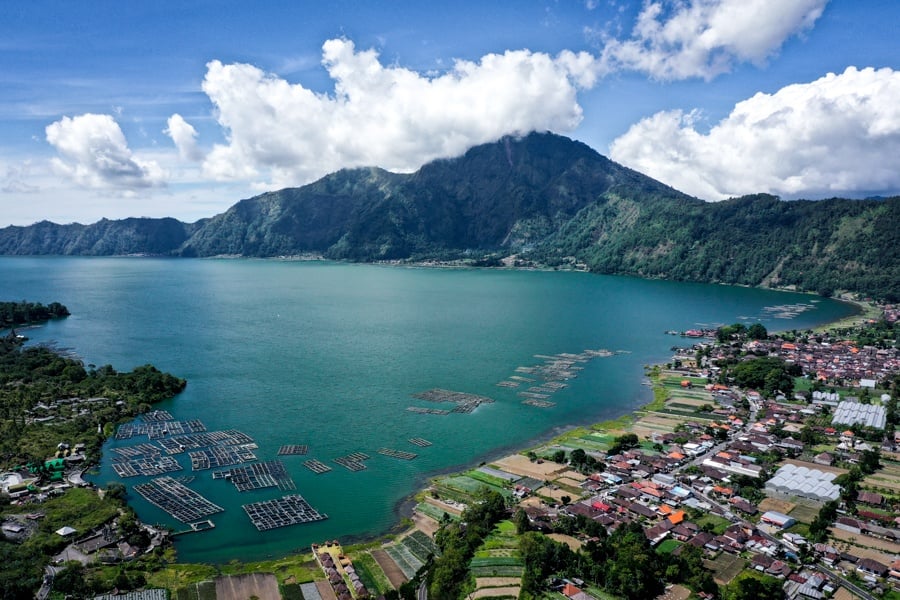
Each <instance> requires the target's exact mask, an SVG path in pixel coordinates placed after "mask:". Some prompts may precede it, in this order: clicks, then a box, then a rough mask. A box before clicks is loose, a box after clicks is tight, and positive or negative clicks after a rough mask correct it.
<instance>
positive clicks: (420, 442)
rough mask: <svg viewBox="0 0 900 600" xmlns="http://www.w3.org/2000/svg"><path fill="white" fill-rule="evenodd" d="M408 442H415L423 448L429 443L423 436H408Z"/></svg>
mask: <svg viewBox="0 0 900 600" xmlns="http://www.w3.org/2000/svg"><path fill="white" fill-rule="evenodd" d="M409 443H410V444H415V445H416V446H419V447H421V448H425V447H426V446H430V445H431V442H429V441H428V440H426V439H425V438H420V437H414V438H409Z"/></svg>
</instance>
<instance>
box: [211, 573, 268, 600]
mask: <svg viewBox="0 0 900 600" xmlns="http://www.w3.org/2000/svg"><path fill="white" fill-rule="evenodd" d="M251 596H256V597H257V598H259V600H281V592H279V591H278V580H277V579H276V578H275V575H273V574H272V573H250V574H247V575H231V576H227V577H216V598H217V599H218V600H247V598H250V597H251Z"/></svg>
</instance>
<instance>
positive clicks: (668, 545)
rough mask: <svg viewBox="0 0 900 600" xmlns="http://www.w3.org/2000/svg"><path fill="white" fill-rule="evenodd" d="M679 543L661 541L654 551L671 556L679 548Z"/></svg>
mask: <svg viewBox="0 0 900 600" xmlns="http://www.w3.org/2000/svg"><path fill="white" fill-rule="evenodd" d="M680 545H681V542H679V541H678V540H672V539H669V540H663V541H662V542H661V543H660V544H659V546H657V547H656V551H657V552H658V553H659V554H672V552H674V551H675V548H677V547H679V546H680Z"/></svg>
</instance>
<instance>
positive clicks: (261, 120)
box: [0, 0, 900, 226]
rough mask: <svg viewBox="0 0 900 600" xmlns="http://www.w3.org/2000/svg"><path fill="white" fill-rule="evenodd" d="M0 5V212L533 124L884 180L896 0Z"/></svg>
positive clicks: (166, 203) (622, 146)
mask: <svg viewBox="0 0 900 600" xmlns="http://www.w3.org/2000/svg"><path fill="white" fill-rule="evenodd" d="M257 4H259V6H257V5H256V4H252V3H247V2H222V1H215V2H214V1H207V2H200V1H194V2H192V1H182V2H167V1H160V2H155V3H138V2H106V1H92V2H85V3H76V2H64V1H46V2H19V3H13V2H2V3H0V226H6V225H9V224H15V225H27V224H30V223H33V222H36V221H39V220H43V219H48V220H52V221H55V222H62V223H67V222H82V223H89V222H93V221H96V220H98V219H100V218H101V217H107V218H122V217H126V216H154V217H159V216H174V217H177V218H179V219H183V220H188V221H192V220H196V219H198V218H201V217H207V216H211V215H213V214H216V213H218V212H221V211H223V210H225V209H227V208H228V207H229V206H230V205H231V204H233V203H234V202H236V201H237V200H239V199H241V198H246V197H249V196H252V195H255V194H257V193H260V192H263V191H266V190H270V189H278V188H282V187H288V186H295V185H302V184H304V183H307V182H309V181H312V180H315V179H317V178H318V177H321V176H322V175H324V174H326V173H328V172H331V171H334V170H337V169H339V168H342V167H354V166H370V165H376V166H382V167H385V168H388V169H391V170H395V171H406V172H408V171H412V170H415V169H416V168H418V167H419V166H420V165H421V164H423V163H424V162H427V161H429V160H433V159H435V158H440V157H446V156H454V155H458V154H461V153H462V152H464V151H465V150H466V149H467V148H468V147H471V146H472V145H475V144H479V143H484V142H489V141H492V140H494V139H497V138H498V137H500V136H502V135H505V134H522V133H526V132H527V131H530V130H541V131H544V130H549V131H554V132H557V133H560V134H562V135H566V136H569V137H572V138H574V139H578V140H581V141H583V142H585V143H587V144H588V145H590V146H591V147H593V148H595V149H596V150H597V151H598V152H600V153H602V154H604V155H607V156H610V157H611V158H613V159H614V160H617V161H619V162H621V163H623V164H626V165H628V166H630V167H632V168H635V169H637V170H640V171H642V172H645V173H647V174H649V175H651V176H653V177H656V178H657V179H660V180H662V181H664V182H666V183H669V184H670V185H673V186H675V187H677V188H679V189H681V190H683V191H685V192H688V193H690V194H693V195H696V196H698V197H701V198H704V199H706V200H710V201H715V200H721V199H723V198H727V197H731V196H737V195H742V194H748V193H756V192H770V193H774V194H777V195H780V196H782V197H784V198H822V197H831V196H834V195H845V196H854V197H860V196H867V195H872V194H897V193H900V73H898V71H897V70H898V68H900V65H898V61H900V43H898V41H897V36H896V24H897V23H900V2H896V0H830V1H829V0H648V1H645V2H625V1H622V0H578V1H576V0H568V1H567V0H558V1H555V2H547V1H540V2H538V1H531V2H528V1H515V2H512V1H510V2H483V1H481V2H441V3H432V2H423V1H419V2H401V1H395V2H391V1H381V2H375V1H372V2H349V1H331V2H327V3H326V2H296V1H294V2H268V3H257Z"/></svg>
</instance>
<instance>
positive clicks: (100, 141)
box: [46, 113, 165, 191]
mask: <svg viewBox="0 0 900 600" xmlns="http://www.w3.org/2000/svg"><path fill="white" fill-rule="evenodd" d="M46 135H47V141H48V142H49V143H50V144H51V145H52V146H53V147H55V148H56V151H57V152H58V153H59V157H57V158H54V159H53V166H54V168H55V169H56V171H57V172H58V173H59V174H61V175H64V176H66V177H69V178H71V179H72V180H73V181H75V183H77V184H78V185H81V186H84V187H86V188H92V189H119V190H125V191H134V190H136V189H139V188H147V187H151V186H156V185H161V184H163V183H164V179H165V173H164V172H163V170H162V169H161V168H160V167H159V165H158V164H157V163H156V162H155V161H144V160H141V159H139V158H137V157H136V156H134V155H133V154H132V152H131V150H130V149H129V148H128V144H127V142H126V141H125V135H124V134H123V133H122V130H121V129H120V128H119V124H118V123H116V121H115V119H113V118H112V117H111V116H110V115H97V114H90V113H88V114H84V115H79V116H76V117H72V118H70V117H63V118H62V119H60V120H59V121H56V122H55V123H51V124H50V125H48V126H47V128H46Z"/></svg>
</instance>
